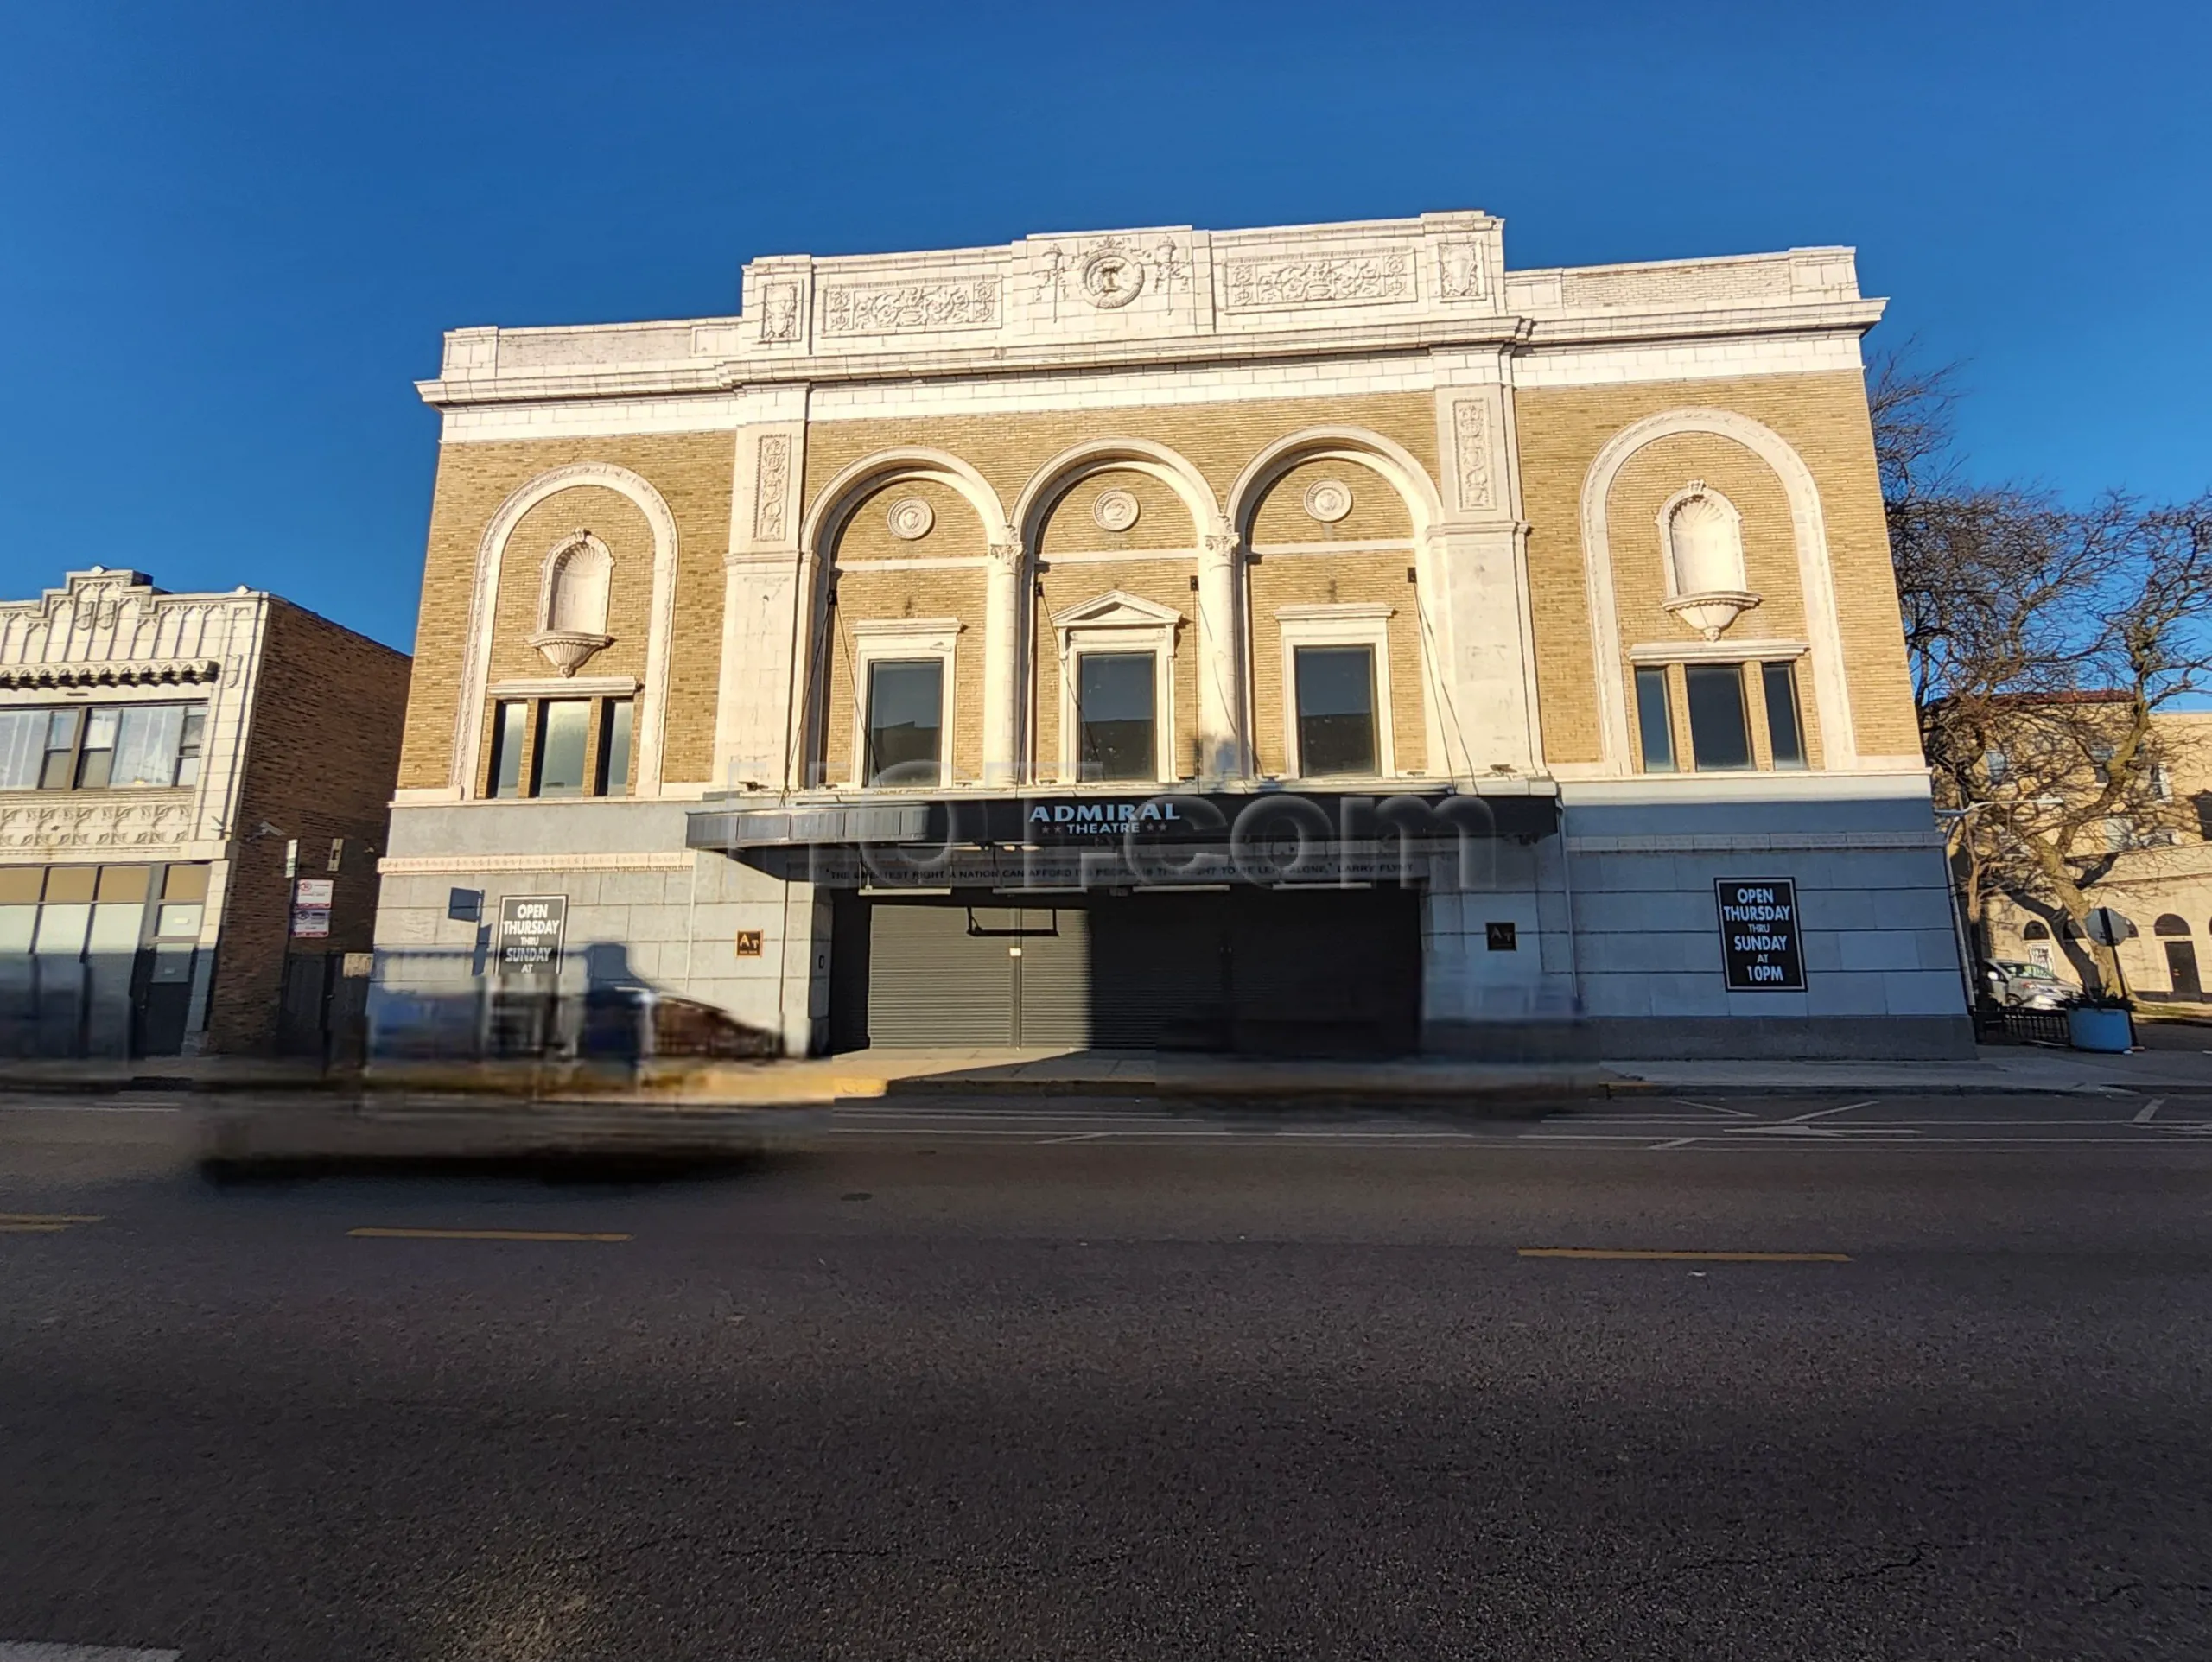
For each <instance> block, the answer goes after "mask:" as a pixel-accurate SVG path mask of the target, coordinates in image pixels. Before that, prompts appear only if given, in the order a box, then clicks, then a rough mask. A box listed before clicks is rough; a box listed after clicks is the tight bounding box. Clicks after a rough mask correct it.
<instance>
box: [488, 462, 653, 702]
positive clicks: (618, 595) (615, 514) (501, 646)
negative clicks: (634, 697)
mask: <svg viewBox="0 0 2212 1662" xmlns="http://www.w3.org/2000/svg"><path fill="white" fill-rule="evenodd" d="M580 530H582V531H589V532H590V533H591V534H592V535H593V536H596V537H597V538H599V540H600V541H601V542H604V543H606V544H607V553H608V554H610V555H613V559H614V569H613V572H612V573H610V574H609V576H608V580H607V633H608V634H609V635H611V636H613V638H614V640H613V645H611V646H608V647H606V648H604V649H603V650H601V651H599V652H596V653H594V655H593V656H592V658H591V660H590V662H589V663H586V664H585V665H584V667H583V669H582V674H584V675H588V676H636V677H638V679H639V681H640V682H642V681H643V680H644V679H645V639H646V636H647V634H648V633H649V632H650V631H651V628H652V595H653V534H652V526H651V525H650V524H648V523H646V521H645V514H644V512H643V511H641V510H640V509H639V506H638V504H636V503H634V502H632V501H631V500H630V498H627V497H626V496H624V495H623V494H622V493H621V492H620V491H609V490H607V489H606V488H604V487H603V486H599V485H582V486H579V487H578V488H577V489H575V490H573V491H561V492H556V493H555V494H554V495H552V496H550V497H548V498H545V500H544V501H543V502H541V503H539V504H537V506H536V507H535V508H532V509H531V511H529V512H528V513H526V514H524V516H523V517H522V520H521V523H518V525H516V527H515V530H514V535H513V536H512V537H510V538H509V539H508V541H507V555H506V559H505V561H504V562H503V563H502V564H501V566H500V568H499V607H498V610H497V611H496V612H494V613H493V631H492V679H493V681H503V680H505V679H507V678H509V677H511V676H517V677H529V678H531V679H536V680H543V678H544V677H545V676H550V675H551V674H553V673H554V669H553V666H552V665H551V664H550V663H547V662H546V660H545V658H544V657H543V654H541V653H540V652H539V651H538V650H537V648H536V647H534V646H532V645H531V644H530V638H531V636H532V635H533V634H535V633H536V632H537V625H538V618H537V607H538V594H539V591H540V588H541V586H542V585H543V580H544V569H545V556H546V555H549V554H550V553H551V552H552V551H553V549H556V547H558V546H559V545H560V544H561V543H563V542H566V541H567V540H568V538H569V534H570V533H571V532H575V531H580Z"/></svg>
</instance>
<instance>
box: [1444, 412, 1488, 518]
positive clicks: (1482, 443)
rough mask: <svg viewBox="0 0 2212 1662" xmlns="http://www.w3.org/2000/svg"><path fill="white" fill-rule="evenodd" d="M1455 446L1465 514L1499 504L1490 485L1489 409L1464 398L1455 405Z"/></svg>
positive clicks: (1453, 427) (1460, 498)
mask: <svg viewBox="0 0 2212 1662" xmlns="http://www.w3.org/2000/svg"><path fill="white" fill-rule="evenodd" d="M1452 447H1453V449H1454V450H1455V451H1456V452H1457V453H1458V460H1459V467H1458V473H1459V507H1460V510H1461V511H1463V512H1467V511H1475V510H1478V509H1484V508H1494V507H1496V506H1497V490H1496V488H1495V486H1494V485H1492V484H1491V461H1490V406H1489V404H1488V403H1485V402H1484V401H1483V400H1482V399H1479V398H1462V399H1460V400H1459V402H1458V403H1455V404H1453V405H1452Z"/></svg>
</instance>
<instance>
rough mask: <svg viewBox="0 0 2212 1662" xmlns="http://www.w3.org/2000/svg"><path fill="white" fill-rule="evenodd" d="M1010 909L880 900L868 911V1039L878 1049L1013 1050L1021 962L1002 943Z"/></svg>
mask: <svg viewBox="0 0 2212 1662" xmlns="http://www.w3.org/2000/svg"><path fill="white" fill-rule="evenodd" d="M971 911H972V913H973V915H974V916H975V917H976V920H977V922H978V923H979V924H980V925H981V926H982V928H984V929H1006V930H1008V931H1011V930H1012V929H1015V928H1016V927H1018V919H1019V914H1018V913H1017V912H1016V911H1015V910H1014V909H1013V908H1011V907H1006V906H993V907H977V908H970V907H968V906H966V905H948V904H943V903H938V904H927V903H921V902H906V901H885V900H878V901H876V902H875V903H874V904H873V905H872V906H871V907H870V908H869V914H870V915H869V919H868V1043H869V1044H883V1045H906V1046H912V1045H985V1044H1013V1043H1014V975H1015V974H1016V973H1017V966H1018V964H1019V960H1016V959H1013V958H1010V957H1009V956H1008V955H1007V946H1008V945H1009V944H1010V942H1009V937H1008V936H1007V935H1002V934H970V933H969V917H970V914H971Z"/></svg>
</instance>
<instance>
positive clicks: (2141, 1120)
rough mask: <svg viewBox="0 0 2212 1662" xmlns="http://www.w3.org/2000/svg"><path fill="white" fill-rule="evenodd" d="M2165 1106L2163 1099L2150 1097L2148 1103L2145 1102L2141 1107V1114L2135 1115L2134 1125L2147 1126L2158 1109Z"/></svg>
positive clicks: (2161, 1097)
mask: <svg viewBox="0 0 2212 1662" xmlns="http://www.w3.org/2000/svg"><path fill="white" fill-rule="evenodd" d="M2165 1105H2166V1099H2165V1098H2164V1097H2163V1096H2154V1097H2152V1099H2151V1100H2150V1101H2148V1102H2145V1104H2144V1105H2143V1107H2142V1110H2141V1112H2139V1113H2137V1114H2136V1116H2135V1123H2136V1124H2137V1125H2139V1126H2147V1125H2149V1124H2150V1123H2151V1119H2152V1115H2153V1114H2155V1113H2158V1110H2159V1109H2160V1108H2162V1107H2165Z"/></svg>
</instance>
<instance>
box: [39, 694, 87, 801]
mask: <svg viewBox="0 0 2212 1662" xmlns="http://www.w3.org/2000/svg"><path fill="white" fill-rule="evenodd" d="M84 726H85V713H84V711H82V710H56V711H54V713H53V714H51V715H49V716H48V718H47V723H46V766H45V768H44V769H43V770H42V771H41V772H40V774H39V778H38V782H39V784H40V786H41V789H43V790H68V789H69V787H70V786H72V785H73V784H75V783H77V735H78V734H79V733H81V732H83V731H84Z"/></svg>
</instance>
